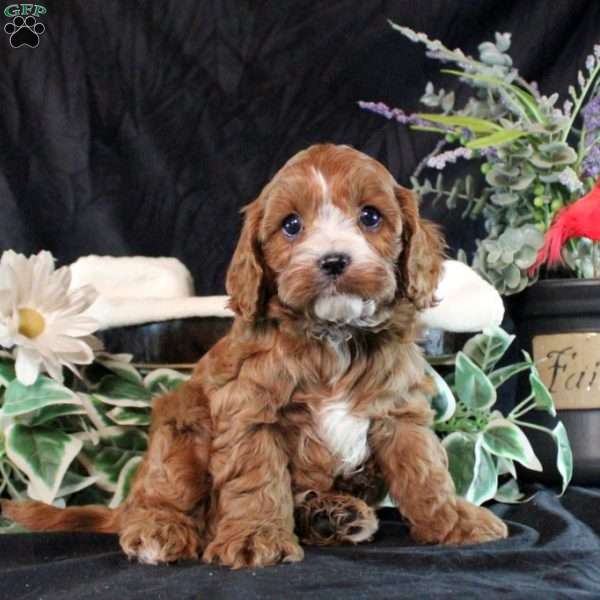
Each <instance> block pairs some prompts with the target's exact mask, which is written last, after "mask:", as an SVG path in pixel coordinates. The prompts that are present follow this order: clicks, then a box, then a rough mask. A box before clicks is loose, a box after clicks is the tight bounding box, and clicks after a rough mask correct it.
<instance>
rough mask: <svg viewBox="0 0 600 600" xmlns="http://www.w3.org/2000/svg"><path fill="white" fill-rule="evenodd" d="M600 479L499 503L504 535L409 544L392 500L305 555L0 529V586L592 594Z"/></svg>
mask: <svg viewBox="0 0 600 600" xmlns="http://www.w3.org/2000/svg"><path fill="white" fill-rule="evenodd" d="M599 505H600V490H598V489H584V488H571V489H570V490H569V491H568V492H567V494H566V495H565V496H564V497H563V498H557V497H556V496H555V494H554V492H553V491H550V490H542V491H541V492H539V493H538V494H537V495H536V496H535V498H534V499H533V500H531V501H530V502H529V503H527V504H521V505H516V506H508V505H495V506H494V507H493V509H494V512H496V513H497V514H499V515H501V516H502V517H503V518H505V519H507V521H508V523H509V527H510V537H509V539H507V540H503V541H500V542H493V543H489V544H485V545H480V546H465V547H462V548H457V547H442V546H417V545H415V544H414V543H413V542H412V541H411V539H410V538H409V536H408V532H407V529H406V526H405V525H404V524H403V523H402V522H401V521H399V520H398V518H397V517H396V512H395V511H394V510H393V509H384V510H382V511H380V518H381V524H380V529H379V532H378V533H377V534H376V538H375V541H374V542H372V543H369V544H362V545H359V546H356V547H349V546H348V547H345V546H343V547H336V548H329V549H318V548H306V556H305V559H304V561H303V562H301V563H297V564H293V565H279V566H275V567H269V568H265V569H257V570H247V571H230V570H228V569H226V568H223V567H214V566H210V565H203V564H199V563H194V562H186V563H182V564H177V565H170V566H141V565H138V564H134V563H130V562H128V561H127V559H126V558H125V557H124V555H122V554H121V553H120V552H119V548H118V544H117V538H116V537H115V536H108V535H90V534H48V535H46V534H22V535H6V536H0V598H2V599H6V600H8V599H11V600H20V599H23V600H24V599H25V598H28V599H29V598H36V599H40V600H41V599H44V600H45V599H52V600H61V599H65V600H66V599H76V598H82V599H84V598H85V599H89V598H94V599H96V598H98V599H99V598H106V599H107V600H115V599H120V598H123V599H130V598H131V599H136V598H143V599H147V600H152V599H157V600H158V599H161V600H162V599H164V600H171V599H174V598H177V599H180V600H185V599H186V598H194V599H202V600H204V599H207V600H208V599H210V600H220V599H230V598H233V599H238V598H239V599H244V600H246V599H248V600H250V599H254V598H256V599H258V598H260V599H263V598H264V599H267V598H268V599H273V600H292V599H295V598H325V599H328V600H338V599H343V600H348V599H350V598H352V599H354V598H364V599H369V600H371V599H377V598H381V599H391V598H419V599H420V598H423V599H429V598H431V599H436V598H467V599H471V598H482V599H486V600H489V599H491V598H528V599H529V598H532V599H535V598H546V599H551V598H568V599H572V598H600V538H599V537H598V536H599V535H600V516H599V510H598V507H599Z"/></svg>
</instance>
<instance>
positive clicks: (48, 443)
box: [5, 424, 82, 504]
mask: <svg viewBox="0 0 600 600" xmlns="http://www.w3.org/2000/svg"><path fill="white" fill-rule="evenodd" d="M5 443H6V453H7V456H8V458H9V459H10V460H11V461H12V463H13V464H14V465H15V466H16V467H18V468H19V469H20V470H21V471H22V472H23V473H25V475H26V476H27V478H28V480H29V483H30V486H31V489H32V490H34V491H35V495H36V497H37V498H39V499H40V500H42V501H43V502H46V503H48V504H51V503H52V501H53V500H54V499H55V498H56V494H57V492H58V490H59V488H60V485H61V483H62V480H63V477H64V475H65V473H66V471H67V469H68V467H69V465H70V464H71V462H72V461H73V459H74V458H75V457H76V456H77V454H78V453H79V451H80V449H81V446H82V443H81V441H80V440H78V439H77V438H76V437H74V436H72V435H68V434H66V433H63V432H62V431H56V430H52V429H44V428H41V427H38V428H30V427H26V426H25V425H18V424H17V425H13V426H11V427H9V428H8V430H7V432H6V442H5Z"/></svg>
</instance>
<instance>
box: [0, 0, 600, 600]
mask: <svg viewBox="0 0 600 600" xmlns="http://www.w3.org/2000/svg"><path fill="white" fill-rule="evenodd" d="M38 1H39V2H40V3H43V0H38ZM7 4H9V2H7V1H6V0H3V2H0V6H1V7H2V8H3V7H4V6H5V5H7ZM45 6H46V7H47V9H48V13H47V14H46V15H44V16H43V17H41V20H42V22H43V23H44V24H45V26H46V32H45V33H44V34H43V35H42V38H41V41H40V45H39V47H37V48H33V49H32V48H27V47H21V48H16V49H15V48H12V47H11V46H10V44H9V38H8V36H7V35H6V34H4V33H3V32H2V31H0V249H4V248H10V247H12V248H15V249H17V250H19V251H22V252H35V251H38V250H40V249H42V248H47V249H49V250H51V251H52V252H53V253H54V254H55V255H56V256H57V257H58V258H59V260H60V261H61V262H63V263H68V262H71V261H72V260H74V259H76V258H77V257H78V256H80V255H85V254H90V253H98V254H113V255H123V254H146V255H167V256H176V257H178V258H180V259H181V260H182V261H183V262H184V263H185V264H186V265H187V266H188V267H189V268H190V269H191V271H192V273H193V275H194V277H195V281H196V288H197V292H198V293H201V294H207V293H219V292H222V291H223V275H224V270H225V267H226V265H227V263H228V261H229V257H230V255H231V253H232V251H233V247H234V244H235V241H236V238H237V235H238V231H239V226H240V220H239V214H238V211H239V208H240V207H241V206H242V205H244V204H245V203H247V202H248V201H250V200H252V199H253V197H255V195H256V194H257V193H258V191H259V190H260V189H261V187H262V186H263V185H264V184H265V182H266V181H267V180H268V178H269V177H270V176H271V175H272V174H273V173H274V172H275V170H276V169H277V168H278V167H279V166H281V164H282V163H283V162H284V161H285V160H286V159H287V158H288V157H289V156H290V155H291V154H293V153H294V152H296V151H297V150H299V149H301V148H303V147H305V146H307V145H309V144H311V143H314V142H319V141H334V142H340V143H349V144H352V145H354V146H356V147H358V148H359V149H361V150H364V151H366V152H368V153H370V154H372V155H374V156H376V157H377V158H379V159H380V160H381V161H383V162H384V163H385V164H386V165H387V166H388V167H389V168H390V170H391V171H392V173H394V175H396V177H397V178H398V180H399V181H400V182H401V183H405V184H406V183H407V181H408V176H409V174H410V173H411V172H412V170H413V169H414V167H415V165H416V164H417V162H418V161H419V159H420V158H421V157H422V156H423V155H424V154H425V153H426V151H427V150H428V149H429V148H431V146H432V144H433V139H432V138H430V137H428V136H424V135H422V134H416V133H413V134H411V133H409V132H407V131H405V130H403V129H402V128H400V127H399V126H397V125H396V124H394V123H390V122H388V121H385V120H384V119H382V118H379V117H376V116H373V115H370V114H368V113H364V112H362V111H360V110H359V109H358V108H357V106H356V101H357V100H360V99H365V100H383V101H386V102H388V103H391V104H396V105H398V106H402V107H404V108H407V109H409V110H412V109H415V108H417V107H418V103H417V100H418V97H419V95H420V94H421V91H422V89H423V87H424V85H425V83H426V82H427V81H428V80H429V79H434V80H435V81H440V80H439V79H437V73H438V69H439V68H440V65H439V64H437V63H433V62H431V61H429V60H427V59H426V58H425V57H424V52H423V48H422V47H415V46H413V45H412V44H410V42H408V41H406V40H405V39H404V38H402V37H401V36H400V35H399V34H397V33H395V32H393V31H392V30H391V29H390V28H389V26H388V25H387V20H386V19H387V18H391V19H393V20H395V21H397V22H399V23H403V24H407V25H409V26H411V27H413V28H415V29H418V30H423V31H426V32H428V33H429V34H430V35H431V36H432V37H438V38H441V39H443V40H444V41H445V42H446V43H447V45H449V46H451V47H456V46H458V47H462V48H464V49H465V50H466V51H468V52H471V53H475V52H476V49H477V45H478V44H479V43H480V42H481V41H484V40H486V39H491V38H492V36H493V33H494V31H511V32H512V33H513V49H514V52H513V56H514V57H515V62H516V64H517V65H518V66H519V67H520V68H521V69H522V72H523V74H524V75H525V76H526V77H527V78H529V79H533V80H537V81H538V82H539V83H540V86H541V89H542V90H543V91H545V92H552V91H554V90H559V91H562V92H565V91H566V88H567V85H568V84H569V83H570V82H572V81H573V80H574V78H575V76H576V72H577V69H578V68H580V66H581V64H582V62H583V59H584V57H585V55H586V54H587V53H589V52H590V50H591V48H592V46H593V44H594V43H597V42H599V41H600V0H588V1H584V0H520V1H515V0H513V1H509V0H504V1H499V0H453V1H451V0H420V1H416V0H396V1H375V0H321V1H320V2H318V1H315V0H293V1H286V0H272V1H271V2H257V1H251V0H154V1H146V2H143V1H141V0H120V1H118V0H106V1H101V0H79V1H74V0H46V2H45ZM0 19H3V17H1V16H0ZM6 20H7V19H4V22H6ZM4 22H3V23H2V26H3V25H4ZM453 84H454V82H453V81H452V80H447V81H446V82H445V83H444V85H446V87H449V86H452V85H453ZM424 212H425V213H426V214H427V215H429V216H431V217H433V218H435V219H436V220H437V221H439V222H441V223H442V224H443V226H444V228H445V230H446V232H447V235H448V238H449V240H450V242H451V244H452V246H453V247H457V246H460V245H464V244H469V243H472V240H473V237H474V235H475V233H476V231H477V227H476V225H475V224H471V223H463V222H461V221H460V219H459V217H458V216H457V215H456V214H447V213H446V212H445V211H444V208H443V207H442V206H437V207H431V206H429V205H426V206H425V207H424ZM599 501H600V492H599V491H598V490H591V489H590V490H585V489H582V488H573V489H571V490H570V491H569V492H568V493H567V495H566V496H565V497H564V498H563V499H562V500H558V499H556V498H555V496H554V494H553V493H552V492H551V491H544V492H542V493H541V494H540V495H539V496H538V497H537V498H536V499H535V500H533V501H532V502H531V503H529V504H526V505H520V506H517V507H514V508H509V507H508V506H501V505H496V506H495V507H494V510H495V511H496V512H497V513H498V514H501V515H502V516H503V517H505V518H506V519H507V520H508V521H509V524H510V528H511V537H510V539H508V540H505V541H501V542H497V543H494V544H489V545H486V546H482V547H477V548H467V549H461V550H457V549H453V548H428V547H415V545H414V544H413V542H412V541H411V540H410V538H409V537H408V534H407V532H406V528H405V527H404V526H403V525H402V524H400V523H399V522H398V521H397V519H396V517H393V516H392V515H391V513H389V512H387V513H385V514H383V515H382V519H383V521H382V526H381V530H380V532H379V533H378V534H377V536H376V540H375V542H374V543H373V544H369V545H364V546H361V547H358V548H357V549H353V548H336V549H328V550H315V549H310V550H308V551H307V557H306V560H305V561H304V562H303V563H301V564H299V565H294V566H285V567H284V566H281V567H276V568H273V569H268V570H265V571H258V572H244V573H230V572H228V571H226V570H225V569H219V568H216V569H215V568H212V567H208V566H202V567H201V566H198V565H194V564H191V563H188V564H185V565H182V566H178V567H172V568H166V567H161V568H150V567H140V566H135V565H133V564H128V563H127V561H126V560H125V559H124V558H123V556H122V555H121V554H120V553H119V552H118V547H117V543H116V539H115V538H114V537H110V536H104V537H102V536H86V535H79V536H75V535H68V534H53V535H36V536H4V537H0V599H4V598H11V599H12V600H14V599H17V598H31V597H36V598H79V597H81V598H91V597H94V598H111V599H112V598H115V597H123V598H142V597H143V598H173V597H177V598H198V597H199V594H200V595H201V596H202V597H203V598H204V597H206V598H215V599H216V598H276V599H280V598H303V597H308V596H310V597H327V598H330V599H332V600H333V599H334V598H359V597H360V598H395V597H398V598H400V597H405V598H411V597H419V598H457V597H465V598H493V597H502V598H508V597H515V598H522V597H527V598H544V599H545V600H547V599H550V598H569V599H570V598H584V597H585V598H598V597H600V537H599V533H600V523H599V520H598V514H599V512H598V506H599Z"/></svg>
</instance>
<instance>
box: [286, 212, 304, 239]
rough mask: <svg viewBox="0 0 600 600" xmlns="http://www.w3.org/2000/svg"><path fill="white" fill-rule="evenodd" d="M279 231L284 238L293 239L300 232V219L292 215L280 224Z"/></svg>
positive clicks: (294, 214)
mask: <svg viewBox="0 0 600 600" xmlns="http://www.w3.org/2000/svg"><path fill="white" fill-rule="evenodd" d="M281 229H282V231H283V233H284V235H285V236H286V237H288V238H295V237H296V236H297V235H298V234H299V233H300V232H301V231H302V219H301V218H300V216H299V215H297V214H296V213H292V214H291V215H288V216H287V217H286V218H285V219H284V220H283V221H282V222H281Z"/></svg>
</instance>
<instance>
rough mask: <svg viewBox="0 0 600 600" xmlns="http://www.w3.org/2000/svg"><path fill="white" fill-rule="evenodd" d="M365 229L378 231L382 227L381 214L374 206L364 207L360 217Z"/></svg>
mask: <svg viewBox="0 0 600 600" xmlns="http://www.w3.org/2000/svg"><path fill="white" fill-rule="evenodd" d="M358 220H359V221H360V224H361V225H362V226H363V227H364V228H365V229H377V227H379V225H381V220H382V216H381V213H380V212H379V211H378V210H377V209H376V208H375V207H374V206H363V207H362V209H361V211H360V216H359V217H358Z"/></svg>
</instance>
